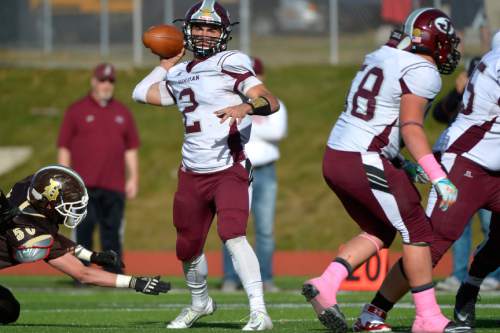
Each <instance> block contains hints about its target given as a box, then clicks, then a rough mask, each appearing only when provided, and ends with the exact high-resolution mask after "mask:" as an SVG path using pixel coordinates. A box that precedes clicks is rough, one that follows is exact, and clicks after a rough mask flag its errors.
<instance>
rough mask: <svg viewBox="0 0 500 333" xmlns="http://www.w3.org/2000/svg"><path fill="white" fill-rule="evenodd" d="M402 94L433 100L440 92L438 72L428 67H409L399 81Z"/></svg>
mask: <svg viewBox="0 0 500 333" xmlns="http://www.w3.org/2000/svg"><path fill="white" fill-rule="evenodd" d="M400 84H401V90H402V94H403V95H404V94H413V95H417V96H420V97H423V98H426V99H428V100H433V99H434V98H435V97H436V95H437V94H438V93H439V91H440V90H441V77H440V76H439V72H438V71H437V70H436V69H435V68H434V67H432V66H430V65H420V66H419V64H417V65H415V66H413V67H410V69H408V70H407V71H406V72H404V73H403V76H402V77H401V79H400Z"/></svg>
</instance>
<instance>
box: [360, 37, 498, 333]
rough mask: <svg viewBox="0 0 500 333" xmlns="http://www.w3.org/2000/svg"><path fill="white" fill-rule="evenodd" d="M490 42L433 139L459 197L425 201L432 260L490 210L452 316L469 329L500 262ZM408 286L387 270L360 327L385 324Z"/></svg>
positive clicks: (494, 57)
mask: <svg viewBox="0 0 500 333" xmlns="http://www.w3.org/2000/svg"><path fill="white" fill-rule="evenodd" d="M498 37H500V33H498ZM492 46H493V50H492V51H490V52H489V53H487V54H486V55H485V56H484V57H483V58H482V59H481V61H480V63H479V64H478V65H477V66H476V69H475V70H474V72H473V73H472V75H471V78H470V81H469V83H468V84H467V86H466V90H465V93H464V96H463V99H462V110H461V112H460V113H459V114H458V116H457V119H456V120H455V121H454V122H453V123H452V124H451V126H450V127H449V128H447V129H446V130H445V131H444V132H443V133H442V134H441V136H440V139H439V140H438V142H437V143H436V147H437V149H436V150H438V151H440V152H441V154H442V156H441V164H442V165H443V166H444V167H445V168H446V171H447V173H448V175H449V178H450V180H451V181H452V182H453V183H454V184H456V186H457V188H458V191H459V193H460V198H459V200H458V201H457V203H456V204H455V205H454V206H453V207H451V208H450V209H448V210H447V211H446V212H442V211H440V210H439V209H436V207H435V206H436V205H435V204H436V192H435V191H434V190H432V191H431V193H430V195H429V204H428V206H427V215H429V216H430V218H431V224H432V227H433V234H434V240H433V241H432V244H431V253H432V261H433V265H436V264H437V263H438V262H439V260H440V259H441V258H442V256H443V255H444V254H445V253H446V251H447V250H448V249H449V248H450V246H451V245H452V244H453V242H454V241H455V240H456V239H458V238H459V237H460V235H461V234H462V232H463V230H464V228H465V226H466V225H467V223H468V221H469V220H470V218H471V217H472V216H473V215H474V213H475V212H476V211H477V210H478V209H480V208H485V209H490V210H491V211H492V213H493V214H492V217H491V224H490V226H491V227H490V232H489V236H488V240H487V241H486V242H485V243H484V244H482V245H481V247H480V249H479V251H478V252H477V253H476V255H475V257H474V261H473V263H472V265H471V268H470V270H469V274H468V276H466V278H465V280H464V281H463V282H462V285H461V286H460V288H459V290H458V292H457V296H456V303H455V311H454V317H455V320H456V322H458V323H460V324H461V325H462V326H464V327H471V329H472V328H474V326H475V303H476V300H477V296H478V292H479V287H480V285H481V283H482V281H483V280H484V278H485V277H486V275H488V274H489V273H490V272H492V271H494V270H495V269H496V268H497V267H498V266H499V265H500V257H499V256H498V251H499V244H500V191H499V189H500V149H499V147H500V43H499V45H498V46H496V45H495V44H493V45H492ZM408 289H409V287H408V282H407V281H406V279H405V278H404V276H403V275H402V274H401V271H399V270H397V269H392V270H391V272H390V273H389V275H388V276H387V277H386V279H385V281H384V284H383V285H382V287H381V289H380V290H379V292H378V293H377V295H376V296H375V298H374V299H373V300H372V302H371V304H369V305H367V306H365V309H364V310H363V313H362V314H361V316H360V318H359V319H358V323H359V326H360V327H366V328H367V329H365V331H370V329H368V328H369V325H367V323H368V322H372V323H374V322H377V323H378V327H382V326H383V327H385V328H387V329H388V328H389V326H388V325H387V324H385V323H384V320H385V318H386V315H387V312H388V311H389V310H391V309H392V307H393V306H394V304H395V303H396V302H397V301H399V299H400V298H401V297H403V295H404V294H405V293H406V292H407V291H408ZM388 330H389V329H388ZM388 330H387V331H388ZM371 331H373V330H371Z"/></svg>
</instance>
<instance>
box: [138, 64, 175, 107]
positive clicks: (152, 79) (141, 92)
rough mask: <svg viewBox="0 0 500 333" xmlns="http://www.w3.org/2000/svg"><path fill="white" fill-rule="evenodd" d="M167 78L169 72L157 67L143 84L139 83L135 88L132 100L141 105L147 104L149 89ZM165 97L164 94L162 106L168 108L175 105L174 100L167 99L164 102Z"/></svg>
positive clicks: (143, 80)
mask: <svg viewBox="0 0 500 333" xmlns="http://www.w3.org/2000/svg"><path fill="white" fill-rule="evenodd" d="M166 78H167V70H166V69H165V68H163V67H161V66H157V67H155V68H154V69H153V70H152V71H151V73H149V74H148V75H147V76H146V77H145V78H144V79H142V80H141V82H139V83H138V84H137V85H136V86H135V88H134V91H133V92H132V99H133V100H134V101H136V102H139V103H147V101H146V99H147V98H146V97H147V95H148V90H149V88H150V87H151V86H152V85H153V84H155V83H157V82H160V81H165V80H166ZM160 86H161V85H160ZM167 89H168V88H167ZM160 93H162V87H160ZM163 97H164V96H163V94H162V101H161V104H162V105H165V106H166V105H172V104H175V101H174V100H173V99H167V100H165V101H164V100H163Z"/></svg>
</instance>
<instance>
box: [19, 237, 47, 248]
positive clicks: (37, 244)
mask: <svg viewBox="0 0 500 333" xmlns="http://www.w3.org/2000/svg"><path fill="white" fill-rule="evenodd" d="M53 243H54V238H52V236H51V235H40V236H36V237H34V238H32V239H30V240H28V241H26V242H25V243H23V244H22V245H21V246H20V247H19V248H23V249H27V248H42V249H43V248H49V247H51V246H52V244H53Z"/></svg>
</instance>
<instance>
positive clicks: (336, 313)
mask: <svg viewBox="0 0 500 333" xmlns="http://www.w3.org/2000/svg"><path fill="white" fill-rule="evenodd" d="M318 319H319V321H320V322H321V323H322V324H323V326H325V327H326V328H329V329H331V330H332V332H335V333H346V332H347V331H348V330H349V328H348V326H347V322H346V321H345V316H344V314H343V313H342V312H341V311H340V308H339V306H338V305H337V304H335V305H334V306H331V307H329V308H326V309H325V310H324V311H323V312H322V313H321V314H320V315H319V316H318Z"/></svg>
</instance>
